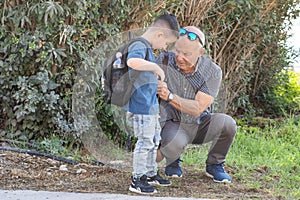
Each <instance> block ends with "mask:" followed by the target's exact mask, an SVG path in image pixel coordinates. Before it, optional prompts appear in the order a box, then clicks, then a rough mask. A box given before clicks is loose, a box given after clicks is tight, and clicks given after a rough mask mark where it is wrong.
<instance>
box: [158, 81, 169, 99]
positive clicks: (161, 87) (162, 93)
mask: <svg viewBox="0 0 300 200" xmlns="http://www.w3.org/2000/svg"><path fill="white" fill-rule="evenodd" d="M157 94H158V95H159V97H160V98H161V99H162V100H165V101H167V100H168V97H169V94H170V90H169V89H168V86H167V83H166V82H163V81H158V88H157Z"/></svg>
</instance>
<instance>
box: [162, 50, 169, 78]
mask: <svg viewBox="0 0 300 200" xmlns="http://www.w3.org/2000/svg"><path fill="white" fill-rule="evenodd" d="M168 63H169V53H168V52H167V51H165V52H164V59H163V62H162V64H163V66H162V69H163V71H164V72H165V73H166V72H167V68H168Z"/></svg>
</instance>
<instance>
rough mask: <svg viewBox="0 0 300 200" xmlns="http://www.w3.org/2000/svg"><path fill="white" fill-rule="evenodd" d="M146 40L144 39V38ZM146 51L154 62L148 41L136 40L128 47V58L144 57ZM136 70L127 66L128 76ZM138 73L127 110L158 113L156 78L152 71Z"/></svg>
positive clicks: (140, 112)
mask: <svg viewBox="0 0 300 200" xmlns="http://www.w3.org/2000/svg"><path fill="white" fill-rule="evenodd" d="M145 42H146V40H145ZM147 53H148V61H150V62H155V57H154V55H153V51H152V48H151V45H150V43H149V42H148V41H147V46H146V45H145V44H144V43H143V42H141V41H136V42H134V43H132V44H131V45H130V46H129V47H128V56H127V60H128V59H129V58H142V59H146V55H147ZM136 71H137V70H134V69H132V68H130V67H129V76H130V77H132V76H133V74H134V73H135V72H136ZM139 72H140V74H139V76H138V77H137V79H136V80H135V82H134V86H135V88H136V90H135V92H134V93H133V94H132V96H131V98H130V101H129V104H128V105H127V110H128V111H129V112H131V113H133V114H144V115H154V114H158V109H159V106H158V100H157V96H156V94H157V84H158V80H157V77H156V75H155V74H154V73H153V72H152V71H139Z"/></svg>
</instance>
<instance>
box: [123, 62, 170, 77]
mask: <svg viewBox="0 0 300 200" xmlns="http://www.w3.org/2000/svg"><path fill="white" fill-rule="evenodd" d="M127 65H128V66H129V67H131V68H132V69H134V70H138V71H152V72H154V73H155V74H157V75H158V76H159V77H160V79H161V80H164V79H165V73H164V71H163V70H162V69H161V68H160V67H159V66H158V65H157V64H156V63H153V62H150V61H147V60H144V59H142V58H129V59H128V60H127Z"/></svg>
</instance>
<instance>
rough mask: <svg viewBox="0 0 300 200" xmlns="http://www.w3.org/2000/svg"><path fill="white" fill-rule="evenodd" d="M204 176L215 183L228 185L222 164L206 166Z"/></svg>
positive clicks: (228, 177) (228, 179)
mask: <svg viewBox="0 0 300 200" xmlns="http://www.w3.org/2000/svg"><path fill="white" fill-rule="evenodd" d="M206 175H207V176H208V177H210V178H213V180H214V181H215V182H217V183H230V182H231V179H230V176H229V175H228V174H227V173H226V172H225V170H224V168H223V163H221V164H213V165H207V166H206Z"/></svg>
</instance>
